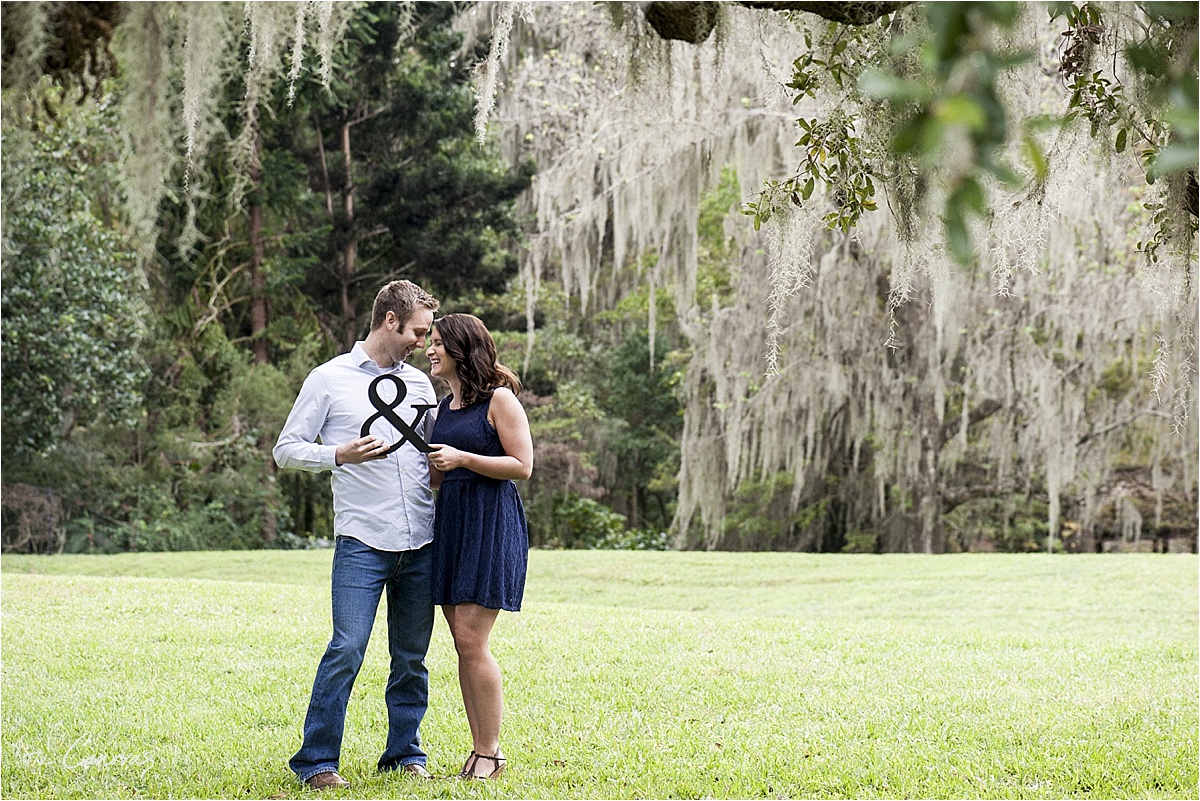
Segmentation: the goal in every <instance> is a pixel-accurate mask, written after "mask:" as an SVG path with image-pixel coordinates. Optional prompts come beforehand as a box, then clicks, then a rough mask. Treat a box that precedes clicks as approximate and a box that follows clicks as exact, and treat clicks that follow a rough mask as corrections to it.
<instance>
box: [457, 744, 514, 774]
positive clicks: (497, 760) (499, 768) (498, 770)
mask: <svg viewBox="0 0 1200 801" xmlns="http://www.w3.org/2000/svg"><path fill="white" fill-rule="evenodd" d="M471 757H474V758H473V759H471V758H468V760H467V762H468V763H469V764H470V768H469V769H468V767H467V765H463V773H462V775H463V776H464V777H465V778H468V779H485V780H486V779H499V778H500V776H501V774H503V773H504V768H505V766H506V765H508V760H507V759H505V758H504V757H502V756H500V755H499V754H497V755H496V756H488V755H487V754H479V753H476V752H475V751H472V752H471ZM481 759H490V760H491V761H492V763H493V764H494V765H495V766H496V767H495V769H494V770H492V772H491V773H489V774H487V775H486V776H476V775H475V765H476V763H478V762H479V760H481Z"/></svg>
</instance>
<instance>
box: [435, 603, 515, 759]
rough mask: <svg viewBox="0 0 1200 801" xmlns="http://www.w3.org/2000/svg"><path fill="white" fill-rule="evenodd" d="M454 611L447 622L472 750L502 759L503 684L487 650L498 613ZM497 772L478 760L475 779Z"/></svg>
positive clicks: (470, 607) (466, 607) (471, 607)
mask: <svg viewBox="0 0 1200 801" xmlns="http://www.w3.org/2000/svg"><path fill="white" fill-rule="evenodd" d="M445 609H446V607H443V612H445ZM451 609H452V611H451V612H450V613H449V614H447V615H446V621H447V622H448V623H449V624H450V633H451V634H452V635H453V636H454V650H455V651H457V652H458V683H459V686H460V687H461V689H462V694H463V706H464V707H465V708H466V711H467V721H468V722H469V723H470V726H471V741H472V748H474V750H475V752H476V753H479V754H484V755H486V756H499V755H500V720H501V717H502V715H503V711H504V699H503V688H502V684H503V680H502V677H501V675H500V665H499V664H498V663H497V662H496V659H495V657H493V656H492V652H491V650H490V649H489V648H488V636H489V635H490V634H491V632H492V626H493V625H495V623H496V617H497V615H498V614H499V610H497V609H488V608H486V607H483V606H478V605H477V604H458V605H457V606H455V607H451ZM495 769H496V763H494V762H493V761H492V760H488V759H482V760H477V761H476V764H475V775H477V776H486V775H488V774H490V773H491V772H492V771H494V770H495Z"/></svg>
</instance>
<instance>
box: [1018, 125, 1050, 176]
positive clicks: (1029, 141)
mask: <svg viewBox="0 0 1200 801" xmlns="http://www.w3.org/2000/svg"><path fill="white" fill-rule="evenodd" d="M1021 146H1022V148H1023V150H1024V151H1025V159H1026V160H1027V161H1028V162H1029V165H1030V166H1031V167H1033V175H1034V178H1036V179H1037V180H1038V181H1039V182H1041V181H1044V180H1046V176H1047V175H1048V174H1049V173H1050V170H1049V168H1048V167H1047V166H1046V156H1045V155H1044V154H1043V153H1042V148H1041V146H1040V145H1039V144H1038V142H1037V138H1036V137H1034V136H1033V134H1031V133H1030V132H1029V131H1026V132H1025V135H1024V136H1023V137H1022V139H1021Z"/></svg>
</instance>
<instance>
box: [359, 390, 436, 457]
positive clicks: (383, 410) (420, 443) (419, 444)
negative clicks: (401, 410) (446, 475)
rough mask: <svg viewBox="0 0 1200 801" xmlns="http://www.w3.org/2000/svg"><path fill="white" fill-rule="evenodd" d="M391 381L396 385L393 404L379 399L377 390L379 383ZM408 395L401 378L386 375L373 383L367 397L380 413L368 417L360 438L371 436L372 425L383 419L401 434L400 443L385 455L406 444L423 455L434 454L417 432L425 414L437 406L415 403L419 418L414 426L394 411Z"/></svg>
mask: <svg viewBox="0 0 1200 801" xmlns="http://www.w3.org/2000/svg"><path fill="white" fill-rule="evenodd" d="M385 379H386V380H388V381H391V382H392V383H393V384H395V385H396V399H395V400H394V401H392V402H391V403H385V402H384V400H383V398H381V397H379V392H378V390H377V389H376V388H377V387H378V386H379V383H380V382H381V381H383V380H385ZM407 395H408V385H407V384H405V383H404V381H403V380H401V379H400V378H399V377H397V376H394V375H392V374H391V373H384V374H383V375H381V376H379V377H378V378H376V379H375V380H374V381H372V382H371V386H369V387H368V388H367V397H368V398H370V399H371V405H372V406H374V407H375V408H376V409H378V410H379V411H377V412H375V414H373V415H371V416H370V417H368V418H367V419H366V420H365V421H364V422H363V424H362V430H361V431H360V432H359V436H361V437H366V436H370V434H371V423H374V422H375V421H376V420H378V419H379V418H381V417H382V418H383V419H384V420H387V421H388V422H389V423H391V424H392V426H393V427H395V429H396V430H397V431H399V432H400V441H399V442H397V443H396V444H395V445H393V446H392V447H390V448H388V449H387V450H386V451H385V453H391V452H392V451H394V450H396V448H399V447H400V446H401V445H403V444H404V443H406V442H410V443H412V446H413V447H414V448H416V449H417V450H419V451H420V452H421V453H432V452H433V448H431V447H429V444H428V443H427V442H425V440H423V439H421V435H420V434H418V433H417V432H416V426H418V425H420V423H421V420H422V419H423V418H424V417H425V412H427V411H429V410H430V409H432V408H434V407H435V406H437V404H436V403H414V404H413V405H412V407H413V408H414V409H416V410H417V418H416V419H415V420H413V421H412V425H409V424H408V423H406V422H404V421H403V420H401V419H400V415H398V414H396V413H395V412H394V411H392V410H393V409H395V408H396V407H397V406H399V405H400V402H401V401H403V400H404V398H405V396H407Z"/></svg>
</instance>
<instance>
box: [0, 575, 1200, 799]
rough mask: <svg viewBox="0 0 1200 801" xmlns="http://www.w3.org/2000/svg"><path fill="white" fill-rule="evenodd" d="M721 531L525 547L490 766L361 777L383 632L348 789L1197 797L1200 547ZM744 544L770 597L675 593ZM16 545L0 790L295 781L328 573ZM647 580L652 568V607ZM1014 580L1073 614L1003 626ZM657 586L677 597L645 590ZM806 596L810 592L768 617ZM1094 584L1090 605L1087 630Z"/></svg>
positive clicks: (446, 692) (435, 679) (692, 587)
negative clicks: (57, 570)
mask: <svg viewBox="0 0 1200 801" xmlns="http://www.w3.org/2000/svg"><path fill="white" fill-rule="evenodd" d="M152 556H156V557H157V556H158V555H152ZM173 556H174V558H175V559H177V560H180V561H181V562H186V561H187V560H188V559H189V557H190V556H191V555H178V554H177V555H173ZM270 556H271V558H272V559H275V558H278V555H276V554H270ZM284 556H288V554H284ZM299 556H302V557H305V558H308V559H311V556H309V555H308V554H299ZM584 556H586V557H588V558H587V559H583V558H581V557H584ZM672 556H678V557H684V558H683V559H680V560H679V561H681V562H687V563H690V564H684V565H676V564H675V563H674V561H673V560H672V559H671V557H672ZM694 556H702V557H712V558H711V561H710V562H709V564H707V565H706V564H705V560H703V559H701V560H699V565H697V562H696V560H694V559H693V558H690V557H694ZM740 556H743V555H689V554H652V555H651V554H632V555H631V554H611V553H594V552H593V553H588V554H565V553H547V552H542V553H535V555H534V562H535V567H534V569H533V570H532V571H531V596H532V597H530V598H528V599H527V608H526V611H524V612H522V613H521V614H519V615H505V616H503V617H502V619H501V622H500V624H499V626H498V629H497V632H496V635H495V643H494V645H495V651H496V654H497V657H498V658H499V659H500V660H501V663H502V665H503V666H504V668H505V673H506V685H507V691H506V702H507V717H506V730H505V743H506V750H507V753H508V756H510V758H511V759H512V766H511V768H510V774H509V775H508V776H507V778H506V779H505V780H504V781H503V782H500V783H497V784H490V785H480V784H468V785H464V784H461V783H457V782H438V783H436V784H433V785H426V784H418V783H415V782H412V781H410V780H407V779H404V778H401V777H380V776H377V775H375V774H374V761H375V759H376V758H377V756H378V752H379V749H381V748H382V744H383V738H384V735H385V727H386V722H385V719H384V713H383V705H382V700H381V699H382V691H383V684H384V681H385V679H386V664H387V659H386V653H385V648H384V638H383V637H376V639H375V641H374V642H373V643H372V646H371V651H370V653H369V654H368V658H367V662H366V666H365V667H364V670H363V674H362V676H361V677H360V680H359V683H358V686H357V687H356V690H355V696H354V698H353V699H352V701H351V706H350V715H349V720H348V724H347V740H346V744H345V752H344V757H345V758H344V762H343V769H344V771H345V772H346V773H347V774H348V775H349V776H350V777H351V778H352V779H353V780H355V783H356V787H355V789H354V790H353V791H351V793H350V797H368V798H377V797H437V798H443V797H447V798H448V797H471V798H474V797H489V798H490V797H497V798H498V797H528V798H553V797H564V798H595V797H605V798H607V797H612V798H644V797H651V798H674V797H678V798H700V797H718V798H721V797H732V798H777V797H889V798H891V797H905V796H911V797H972V798H974V797H989V798H991V797H996V798H998V797H1042V798H1056V797H1105V798H1118V797H1120V798H1125V797H1167V798H1178V797H1196V785H1197V771H1196V764H1197V760H1198V758H1200V756H1198V754H1197V742H1196V740H1197V725H1198V722H1197V717H1198V716H1197V682H1198V677H1197V648H1196V626H1197V623H1196V603H1197V601H1196V598H1197V594H1196V568H1195V563H1194V560H1185V559H1175V560H1174V561H1172V560H1170V559H1163V558H1161V557H1160V559H1159V561H1158V562H1153V561H1151V560H1149V559H1141V560H1140V561H1142V563H1143V564H1141V565H1140V566H1138V565H1133V564H1132V563H1126V562H1125V561H1124V558H1118V559H1112V558H1110V559H1109V561H1107V562H1105V561H1104V560H1094V564H1091V565H1087V564H1084V563H1079V564H1084V567H1085V568H1086V569H1080V568H1079V567H1076V566H1075V563H1074V560H1073V559H1045V560H1044V561H1043V564H1048V565H1051V566H1052V567H1053V569H1054V570H1055V571H1063V570H1065V573H1064V574H1062V575H1060V576H1059V578H1058V579H1057V580H1050V578H1051V577H1048V576H1047V575H1041V574H1035V575H1034V576H1032V577H1031V578H1029V579H1028V580H1026V581H1025V582H1022V581H1021V580H1020V576H1019V574H1018V572H1017V571H1016V568H1015V567H1014V568H1013V569H1012V570H1011V571H1007V572H1006V571H1005V569H1004V567H1005V562H1004V561H1001V562H998V563H997V564H996V566H995V567H994V568H993V569H992V570H991V571H981V570H980V568H981V567H985V566H987V560H988V559H990V558H992V557H987V556H976V557H973V558H972V559H971V560H969V561H975V562H976V564H974V565H971V564H968V563H963V565H962V566H959V567H955V566H954V565H952V564H951V563H948V562H943V560H942V559H921V558H907V557H906V558H903V559H900V560H898V561H896V560H883V561H884V562H888V561H891V564H889V565H888V570H887V571H877V572H876V574H875V575H873V576H872V575H870V569H871V568H872V565H873V564H880V563H879V562H874V561H872V560H871V559H868V560H866V561H865V562H861V563H859V564H856V563H855V562H854V560H853V559H850V558H847V559H844V560H843V559H840V558H835V559H833V560H832V563H831V564H828V565H826V564H824V562H823V561H822V560H819V559H818V560H816V561H810V560H808V559H800V560H798V562H799V564H800V565H801V566H802V567H806V568H807V569H809V570H810V572H811V576H810V578H824V579H825V580H824V581H805V580H798V581H793V582H790V583H788V582H783V583H777V584H772V583H770V581H771V577H773V576H776V575H777V574H776V570H777V568H775V567H773V566H771V562H772V560H769V559H766V560H761V561H759V560H758V559H754V560H747V559H740V558H738V557H740ZM753 556H755V557H762V556H764V555H753ZM776 556H785V557H790V556H791V555H776ZM631 557H632V558H631ZM729 557H733V558H729ZM955 558H957V557H955ZM325 559H326V561H325V563H324V565H319V564H318V565H313V567H316V568H317V569H320V570H325V571H327V569H328V562H327V559H328V555H327V554H326V555H325ZM976 560H981V561H976ZM54 561H55V560H44V561H43V564H49V563H52V562H54ZM268 561H270V560H268ZM782 561H784V562H787V561H788V559H784V560H782ZM793 561H796V560H793ZM922 562H923V563H925V564H924V565H922V564H921V563H922ZM1013 562H1014V564H1015V565H1016V566H1017V567H1019V566H1020V563H1019V560H1013ZM128 563H129V562H127V564H128ZM539 563H540V564H539ZM168 564H169V563H168V562H162V563H161V564H160V565H159V566H158V567H157V568H155V569H162V568H163V566H164V565H168ZM755 564H761V565H763V567H762V568H761V570H763V571H764V572H763V573H762V574H760V576H759V577H760V578H761V579H762V581H761V582H760V583H759V585H757V586H761V587H762V588H764V589H762V590H761V592H762V593H764V595H763V596H762V597H760V598H758V599H756V600H755V602H756V603H761V602H762V601H763V600H765V597H766V596H765V593H766V592H767V591H768V589H769V590H770V592H771V593H773V594H774V596H775V597H776V599H777V601H776V603H775V604H773V605H772V604H764V606H765V607H766V608H768V610H769V611H768V612H767V613H766V614H763V613H759V612H757V611H753V610H751V611H747V610H746V609H743V608H738V607H737V606H736V605H733V604H731V602H729V601H727V600H726V601H723V602H722V603H721V604H717V605H715V606H713V605H710V606H709V608H707V609H703V608H702V609H699V610H698V611H691V610H692V609H693V608H695V607H698V606H701V604H700V603H699V602H701V601H703V599H705V598H708V599H710V600H711V599H713V598H714V596H715V595H716V594H717V590H718V589H719V586H720V585H719V576H720V574H721V573H723V572H728V571H736V570H741V571H747V570H751V569H752V568H753V566H754V565H755ZM1024 564H1026V565H1035V566H1038V567H1040V564H1039V563H1037V562H1027V563H1024ZM859 565H861V567H860V568H859V570H858V572H857V573H856V571H854V570H850V569H849V568H850V567H859ZM791 566H792V567H795V566H796V565H795V564H793V565H791ZM1063 566H1066V567H1065V568H1064V567H1063ZM1110 566H1111V567H1112V568H1114V569H1113V570H1111V571H1109V572H1108V573H1105V571H1104V568H1107V567H1110ZM11 567H12V566H11V563H10V558H9V557H5V560H4V574H3V604H2V608H3V671H4V675H3V699H4V705H3V766H2V772H3V783H2V788H3V795H4V796H5V797H11V798H17V797H27V798H31V797H73V798H84V797H117V798H132V797H256V798H266V797H269V796H273V795H283V796H285V797H300V796H303V795H304V793H303V791H302V790H300V788H299V786H298V785H296V784H294V783H293V782H292V781H291V779H290V777H289V776H288V774H287V772H286V766H285V762H286V759H287V757H288V756H289V755H290V754H291V753H292V751H294V750H295V748H296V747H297V745H298V739H299V730H300V725H301V721H302V718H303V714H304V706H305V704H306V702H307V697H308V689H309V686H310V683H311V681H312V672H313V670H314V668H315V664H316V659H317V657H318V656H319V653H320V649H321V648H322V646H323V645H324V640H325V638H326V637H327V635H328V632H327V627H328V608H327V607H328V590H327V588H326V587H325V584H326V583H327V580H328V579H327V574H326V575H325V576H322V577H321V581H320V582H316V581H314V582H311V583H308V584H303V583H291V584H275V585H272V584H270V583H256V582H251V581H245V580H235V581H214V580H197V579H168V578H139V577H125V578H113V577H85V576H77V575H76V576H70V575H46V574H45V573H46V571H45V570H42V571H40V573H35V574H26V575H22V574H17V573H14V572H13V571H12V569H11ZM309 567H310V566H308V565H306V566H305V567H303V568H295V567H293V568H292V570H293V571H295V572H297V573H299V572H301V571H302V570H307V569H309ZM706 567H707V568H710V569H709V571H708V572H707V573H706V572H705V571H704V570H701V569H700V568H706ZM1067 568H1069V569H1067ZM264 569H265V568H264ZM939 571H941V574H940V579H941V581H940V582H935V583H941V584H943V585H945V584H947V583H956V584H958V589H957V590H956V591H955V592H952V593H950V594H949V595H948V596H947V597H946V598H945V599H943V600H942V601H940V602H931V603H930V604H929V605H928V608H927V610H926V614H925V615H924V616H922V615H906V614H903V612H904V611H905V610H909V609H910V608H911V606H912V604H913V601H912V600H911V599H910V600H903V599H905V598H907V597H908V596H911V595H914V594H916V593H917V589H916V588H917V587H918V586H920V585H923V584H928V583H930V582H929V578H928V573H930V572H932V573H934V574H938V572H939ZM997 571H998V572H999V574H1000V575H999V577H996V576H995V574H996V572H997ZM1089 571H1090V573H1089ZM968 572H970V573H972V574H974V575H973V576H972V575H966V574H967V573H968ZM864 574H866V575H867V577H866V578H863V577H862V576H863V575H864ZM687 575H693V576H694V577H695V579H696V581H695V583H694V584H688V583H687V582H686V580H685V579H686V576H687ZM856 575H857V577H856ZM980 575H982V576H983V577H982V578H980V577H979V576H980ZM1089 575H1090V577H1089ZM552 577H556V578H557V581H555V582H554V583H551V582H550V581H549V580H550V578H552ZM618 577H619V578H618ZM889 577H890V578H891V583H890V584H889ZM1148 577H1149V578H1151V579H1153V580H1152V581H1147V578H1148ZM535 578H536V579H537V581H538V582H540V583H542V585H543V588H542V589H540V590H537V589H534V588H535V587H536V584H535ZM742 578H745V576H744V575H743V576H742ZM1089 582H1090V584H1089ZM568 583H570V584H573V585H574V588H573V589H560V590H557V591H559V592H560V593H561V594H562V595H563V596H564V597H568V598H573V599H574V600H572V601H571V602H566V601H549V600H546V598H547V596H550V595H551V594H552V592H551V591H550V590H549V589H547V587H559V586H560V584H568ZM638 584H641V586H644V587H648V588H653V589H652V590H650V591H649V593H650V595H651V596H652V597H651V598H650V599H649V600H648V602H647V604H646V605H645V606H644V607H643V606H639V605H638V604H637V603H636V597H630V596H631V595H634V594H635V593H634V591H633V590H632V589H631V588H632V587H634V586H636V585H638ZM996 584H1001V585H1006V589H1007V592H1001V591H1000V590H998V589H997V588H996V586H995V585H996ZM663 585H665V586H667V587H670V588H671V591H670V592H666V591H665V590H664V586H663ZM858 585H863V586H858ZM1189 585H1190V591H1189ZM972 588H974V592H971V590H972ZM659 592H661V593H663V594H662V595H657V594H656V593H659ZM1189 592H1190V594H1189ZM1011 593H1016V594H1017V595H1018V596H1019V597H1021V598H1024V597H1025V596H1026V595H1028V596H1029V597H1031V598H1033V599H1035V600H1036V601H1037V603H1035V604H1030V605H1028V608H1030V609H1032V610H1034V611H1035V612H1036V610H1039V609H1041V610H1046V611H1045V613H1044V614H1045V615H1046V616H1050V615H1051V611H1052V610H1054V609H1055V608H1058V609H1060V610H1065V611H1062V612H1061V613H1060V615H1061V617H1062V618H1063V620H1062V621H1060V622H1059V624H1058V625H1056V626H1052V627H1051V626H1046V625H1044V623H1043V621H1042V619H1041V618H1036V619H1035V620H1034V621H1033V622H1032V623H1024V624H1023V623H1022V621H1021V620H1019V619H1018V620H1015V621H1007V620H1006V621H1005V622H1004V625H996V623H997V621H998V620H1000V616H999V615H998V614H997V613H996V612H995V610H994V609H993V608H992V607H994V605H995V604H996V603H998V602H1000V601H1003V599H1004V598H1009V597H1012V596H1011ZM1080 595H1082V600H1081V599H1080V598H1079V597H1078V596H1080ZM993 596H995V598H996V599H997V600H994V601H992V602H987V603H978V604H973V605H970V604H969V605H965V606H964V605H962V604H960V603H957V601H958V600H959V599H961V598H963V597H975V598H983V599H988V598H992V597H993ZM609 597H612V598H616V599H620V603H619V605H616V604H611V603H609V604H606V603H600V601H603V600H605V599H607V598H609ZM668 598H674V599H675V601H676V603H677V604H678V605H679V606H687V608H686V609H664V608H654V607H655V605H656V604H657V605H658V606H659V607H661V606H662V605H664V603H665V601H666V599H668ZM1114 598H1115V599H1121V600H1124V601H1125V603H1123V604H1120V603H1118V604H1114V602H1113V599H1114ZM534 599H538V600H534ZM897 599H901V601H902V602H897ZM580 600H585V601H586V602H583V603H581V602H579V601H580ZM838 600H841V601H842V603H841V604H839V603H837V601H838ZM1131 601H1132V602H1131ZM806 602H812V604H813V606H814V607H815V608H816V609H817V612H816V613H813V614H784V613H783V611H784V610H795V609H799V608H801V607H803V606H804V605H805V603H806ZM1023 608H1026V605H1025V603H1024V602H1023V601H1022V602H1021V603H1020V604H1017V603H1015V602H1010V603H1009V604H1008V605H1007V606H1002V611H1006V612H1011V611H1012V610H1013V609H1023ZM1089 608H1090V609H1091V611H1093V612H1094V613H1095V615H1096V616H1098V617H1100V618H1101V619H1106V620H1108V621H1109V624H1108V625H1107V627H1106V628H1105V632H1106V633H1104V635H1103V636H1097V633H1098V631H1099V630H1100V627H1098V626H1096V625H1094V624H1093V623H1091V622H1089V621H1090V620H1091V616H1090V615H1088V614H1087V611H1088V609H1089ZM823 609H828V610H830V612H829V613H828V614H821V613H820V610H823ZM839 609H840V610H841V612H837V611H835V610H839ZM988 609H991V611H986V610H988ZM897 610H899V611H897ZM931 610H932V611H931ZM981 610H985V611H981ZM1031 614H1033V613H1031ZM377 632H382V621H381V625H380V628H379V629H377ZM429 665H430V669H431V692H432V703H431V708H430V713H429V715H428V716H427V718H426V722H425V725H424V729H423V731H424V735H425V739H426V747H427V750H429V752H430V756H431V767H432V768H433V769H434V771H435V773H439V774H442V775H446V774H450V773H453V772H455V771H456V770H457V768H458V767H459V762H460V760H461V758H462V757H463V755H465V753H466V751H467V750H469V742H468V737H467V733H466V732H467V727H466V721H465V719H464V718H463V715H462V713H461V711H460V710H459V708H458V707H459V701H458V697H457V696H458V691H457V679H456V675H455V670H454V662H453V649H452V647H451V645H450V641H449V635H448V633H447V632H446V629H445V627H444V624H443V623H441V622H440V621H439V624H438V628H437V631H436V632H435V637H434V644H433V648H432V650H431V653H430V657H429Z"/></svg>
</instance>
